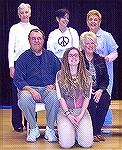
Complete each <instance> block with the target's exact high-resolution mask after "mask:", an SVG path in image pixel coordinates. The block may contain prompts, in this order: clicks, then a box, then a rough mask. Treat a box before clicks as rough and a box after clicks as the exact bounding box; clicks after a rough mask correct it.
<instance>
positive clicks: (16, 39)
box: [8, 22, 38, 68]
mask: <svg viewBox="0 0 122 150" xmlns="http://www.w3.org/2000/svg"><path fill="white" fill-rule="evenodd" d="M35 28H38V27H37V26H34V25H31V24H30V23H22V22H19V23H17V24H15V25H13V26H12V27H11V28H10V31H9V42H8V60H9V68H10V67H14V61H16V60H17V59H18V57H19V56H20V55H21V54H22V53H23V52H24V51H26V50H28V49H29V48H30V44H29V41H28V34H29V32H30V31H31V30H32V29H35Z"/></svg>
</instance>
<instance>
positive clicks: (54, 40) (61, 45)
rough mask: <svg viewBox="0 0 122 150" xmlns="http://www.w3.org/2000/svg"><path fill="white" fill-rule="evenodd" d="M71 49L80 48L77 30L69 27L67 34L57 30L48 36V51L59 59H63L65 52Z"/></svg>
mask: <svg viewBox="0 0 122 150" xmlns="http://www.w3.org/2000/svg"><path fill="white" fill-rule="evenodd" d="M70 47H76V48H79V36H78V33H77V31H76V30H75V29H73V28H71V27H69V28H67V30H66V31H65V32H63V33H62V32H61V31H60V30H59V29H55V30H54V31H52V32H51V33H50V34H49V36H48V41H47V49H48V50H50V51H52V52H53V53H54V54H55V55H56V56H57V57H58V58H62V57H63V54H64V52H65V50H66V49H67V48H70Z"/></svg>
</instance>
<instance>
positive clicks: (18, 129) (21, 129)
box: [14, 127, 23, 132]
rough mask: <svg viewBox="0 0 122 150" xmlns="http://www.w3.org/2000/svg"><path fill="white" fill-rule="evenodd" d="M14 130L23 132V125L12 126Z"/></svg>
mask: <svg viewBox="0 0 122 150" xmlns="http://www.w3.org/2000/svg"><path fill="white" fill-rule="evenodd" d="M14 130H15V131H16V132H23V127H19V128H14Z"/></svg>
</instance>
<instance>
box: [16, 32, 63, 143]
mask: <svg viewBox="0 0 122 150" xmlns="http://www.w3.org/2000/svg"><path fill="white" fill-rule="evenodd" d="M44 38H45V35H44V33H43V31H41V30H40V29H33V30H31V31H30V33H29V35H28V39H29V43H30V46H31V48H30V49H29V50H27V51H25V52H24V53H23V54H22V55H21V56H20V57H19V58H18V60H17V62H16V66H15V67H16V69H15V75H14V84H15V86H16V87H17V88H18V105H19V107H20V109H21V110H22V111H23V113H24V116H25V118H26V119H27V121H28V122H29V124H30V134H29V135H28V136H27V141H28V142H35V141H36V138H38V137H39V136H40V132H39V128H38V126H37V124H36V119H35V106H36V102H42V103H45V108H46V120H47V125H46V131H45V138H46V139H47V140H48V141H50V142H52V141H57V137H56V135H55V131H54V123H55V120H56V118H57V113H58V109H59V101H58V98H57V95H56V91H55V78H56V73H57V71H59V70H60V65H61V64H60V61H59V59H58V58H57V57H56V56H55V55H54V54H53V53H52V52H51V51H48V50H46V49H44V48H43V44H44Z"/></svg>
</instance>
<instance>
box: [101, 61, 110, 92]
mask: <svg viewBox="0 0 122 150" xmlns="http://www.w3.org/2000/svg"><path fill="white" fill-rule="evenodd" d="M101 61H102V62H101V64H100V69H101V76H100V78H101V84H100V85H99V87H98V88H99V89H102V90H105V89H107V87H108V85H109V75H108V71H107V66H106V63H105V60H104V58H101Z"/></svg>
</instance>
